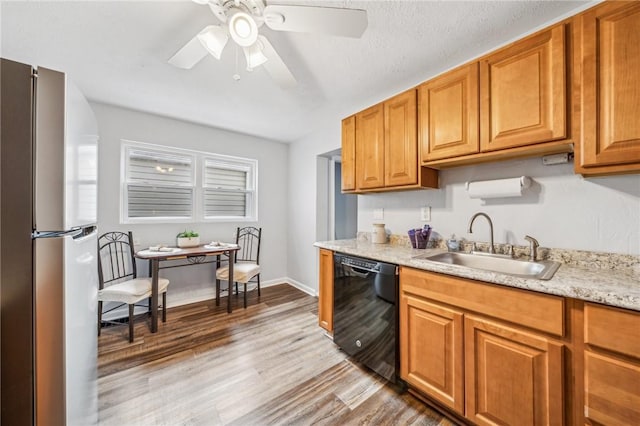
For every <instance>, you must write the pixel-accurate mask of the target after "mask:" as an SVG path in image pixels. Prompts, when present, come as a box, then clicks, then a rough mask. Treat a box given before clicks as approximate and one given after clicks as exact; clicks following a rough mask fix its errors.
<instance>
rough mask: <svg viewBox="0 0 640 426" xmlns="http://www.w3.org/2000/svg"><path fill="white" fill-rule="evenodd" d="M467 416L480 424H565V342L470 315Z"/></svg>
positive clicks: (466, 366)
mask: <svg viewBox="0 0 640 426" xmlns="http://www.w3.org/2000/svg"><path fill="white" fill-rule="evenodd" d="M464 327H465V374H466V385H465V390H466V395H465V396H466V398H465V400H466V416H467V418H468V419H469V420H471V421H472V422H474V423H476V424H479V425H495V424H504V425H518V426H525V425H561V424H563V420H564V418H563V368H562V365H563V359H562V358H563V353H562V345H561V344H558V343H554V342H551V341H549V340H548V339H546V338H545V337H542V336H539V335H534V334H530V333H528V332H525V331H521V330H516V329H512V328H510V327H507V326H503V325H501V324H499V323H495V322H490V321H486V320H483V319H479V318H474V317H466V318H465V323H464Z"/></svg>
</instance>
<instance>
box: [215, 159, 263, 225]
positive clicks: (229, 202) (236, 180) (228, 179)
mask: <svg viewBox="0 0 640 426" xmlns="http://www.w3.org/2000/svg"><path fill="white" fill-rule="evenodd" d="M247 178H248V171H247V170H246V169H241V168H227V167H224V166H221V165H219V163H218V162H215V161H210V160H207V161H205V169H204V215H205V217H207V218H214V217H245V216H247V215H248V209H247V207H248V205H249V202H250V201H251V195H252V194H251V191H248V190H247V187H248V186H249V185H248V181H247Z"/></svg>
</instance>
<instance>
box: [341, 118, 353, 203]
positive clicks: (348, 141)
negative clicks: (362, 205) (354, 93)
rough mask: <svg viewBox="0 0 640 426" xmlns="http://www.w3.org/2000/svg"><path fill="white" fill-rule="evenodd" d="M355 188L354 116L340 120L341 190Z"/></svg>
mask: <svg viewBox="0 0 640 426" xmlns="http://www.w3.org/2000/svg"><path fill="white" fill-rule="evenodd" d="M355 189H356V117H355V116H354V115H352V116H351V117H349V118H345V119H344V120H342V191H343V192H344V191H353V190H355Z"/></svg>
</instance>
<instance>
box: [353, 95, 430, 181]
mask: <svg viewBox="0 0 640 426" xmlns="http://www.w3.org/2000/svg"><path fill="white" fill-rule="evenodd" d="M352 155H353V157H351V156H352ZM351 158H354V159H355V161H353V160H352V159H351ZM342 176H343V186H342V190H343V191H344V192H355V193H361V192H377V191H385V190H395V189H398V190H399V189H411V188H420V187H432V188H437V186H438V172H437V171H436V170H433V169H426V168H421V167H420V165H419V162H418V113H417V94H416V90H415V89H411V90H408V91H406V92H403V93H401V94H399V95H397V96H394V97H393V98H391V99H388V100H386V101H384V102H382V103H379V104H377V105H374V106H372V107H370V108H367V109H365V110H364V111H360V112H358V113H356V114H355V115H354V116H351V117H348V118H345V119H344V120H343V121H342Z"/></svg>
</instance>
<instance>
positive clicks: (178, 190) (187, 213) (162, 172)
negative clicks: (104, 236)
mask: <svg viewBox="0 0 640 426" xmlns="http://www.w3.org/2000/svg"><path fill="white" fill-rule="evenodd" d="M193 180H194V179H193V159H192V157H191V156H189V155H179V154H171V153H164V152H159V151H150V150H140V149H130V150H129V152H128V167H127V216H128V217H129V218H158V217H166V218H190V217H192V216H193V194H194V188H193V186H194V185H193V184H194V182H193Z"/></svg>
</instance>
